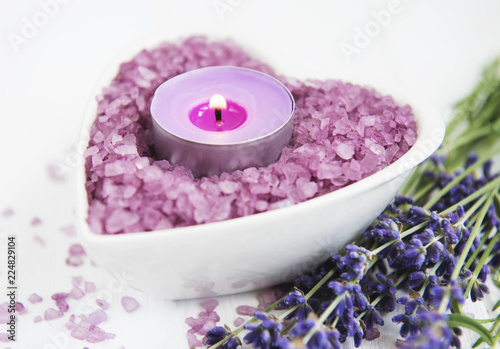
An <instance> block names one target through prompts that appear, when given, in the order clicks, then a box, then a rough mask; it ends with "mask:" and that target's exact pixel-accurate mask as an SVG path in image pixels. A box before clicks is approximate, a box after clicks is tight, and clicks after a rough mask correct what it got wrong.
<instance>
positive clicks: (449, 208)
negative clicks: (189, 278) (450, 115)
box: [207, 60, 500, 348]
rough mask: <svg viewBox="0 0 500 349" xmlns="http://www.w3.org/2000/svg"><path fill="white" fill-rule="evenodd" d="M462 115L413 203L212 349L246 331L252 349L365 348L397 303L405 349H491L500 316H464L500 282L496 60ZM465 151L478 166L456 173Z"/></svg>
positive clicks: (499, 75)
mask: <svg viewBox="0 0 500 349" xmlns="http://www.w3.org/2000/svg"><path fill="white" fill-rule="evenodd" d="M458 106H459V108H461V109H459V110H458V112H457V114H456V119H455V120H454V121H453V122H452V124H451V126H450V127H449V130H450V131H451V136H450V134H449V135H447V137H446V139H445V144H444V146H443V148H442V150H441V154H446V156H443V155H437V154H435V155H433V157H432V159H431V160H430V161H428V162H426V163H424V164H423V165H422V166H419V167H418V168H417V170H416V171H415V172H414V174H413V176H412V177H411V178H410V181H408V184H407V185H406V186H405V187H404V188H403V190H402V193H405V194H406V196H398V197H396V198H395V200H394V201H393V202H392V203H391V204H390V205H389V206H388V207H387V209H386V210H385V211H384V212H383V213H382V214H381V215H380V217H379V218H378V219H377V220H376V221H375V222H374V223H373V225H372V226H371V227H369V228H368V229H367V231H366V232H365V233H364V234H363V235H362V237H360V238H359V239H358V240H357V241H356V242H355V243H354V244H350V245H348V246H347V247H346V249H345V250H344V251H341V252H340V253H338V254H336V255H334V256H332V258H331V259H330V260H329V261H327V262H326V263H325V264H324V265H322V266H320V267H319V268H318V269H317V270H316V271H314V272H313V273H311V274H308V275H302V276H300V277H298V278H296V280H295V281H294V283H293V284H292V285H293V286H294V290H293V291H291V292H290V293H288V294H287V295H285V296H284V297H283V298H282V299H280V300H278V301H277V302H275V303H274V304H273V305H272V306H270V307H269V308H267V309H266V310H265V311H264V312H261V313H256V315H255V316H254V318H252V319H251V320H249V321H248V322H247V324H244V325H242V326H241V327H239V328H238V329H236V330H234V331H232V332H231V331H230V330H229V329H228V328H225V329H223V330H222V328H220V327H219V328H216V329H214V330H212V331H214V332H213V333H212V331H211V332H209V333H211V334H209V335H207V338H209V337H210V336H211V337H210V338H211V339H210V343H209V344H214V345H213V346H212V348H217V347H222V348H236V347H238V346H239V343H240V342H239V341H240V340H239V339H238V334H239V333H241V332H242V331H243V330H244V329H246V330H247V331H248V333H247V335H245V336H244V338H243V341H244V342H245V343H247V344H251V345H252V346H253V347H254V348H303V347H307V348H339V347H340V343H342V342H344V341H346V340H347V338H350V337H352V338H353V339H354V344H355V346H359V345H360V343H361V341H362V340H363V339H373V338H375V337H376V336H377V333H378V332H377V330H376V326H382V325H383V324H384V321H383V319H382V316H381V314H383V313H390V312H393V311H394V310H395V309H396V303H398V304H401V305H402V306H404V313H401V314H396V315H394V316H393V318H392V319H393V321H394V322H396V323H399V324H400V325H401V328H400V329H401V330H400V334H401V336H402V337H403V338H404V340H399V341H398V343H397V345H398V347H400V348H449V347H457V348H459V347H461V343H460V339H459V336H460V334H461V328H468V329H472V330H474V331H476V332H477V333H478V334H479V335H480V336H481V339H480V340H479V341H478V342H477V343H476V344H477V345H478V344H480V342H481V341H486V342H487V343H488V344H489V345H494V343H496V342H497V341H498V339H499V337H500V330H499V328H500V316H499V317H497V318H494V319H484V320H475V319H471V318H469V317H467V316H466V315H464V314H463V313H462V311H461V307H462V304H463V302H464V300H465V299H466V298H471V299H472V301H477V300H481V299H482V297H483V295H484V293H487V292H488V289H487V287H486V286H485V284H484V283H485V281H486V279H487V277H488V276H489V275H491V274H492V273H493V274H494V275H495V276H496V277H497V278H498V274H499V271H498V268H499V267H500V251H499V250H500V243H499V240H500V233H499V230H500V229H499V228H500V224H499V221H500V219H499V216H500V214H499V213H500V199H499V196H498V191H499V189H500V177H499V176H498V175H495V174H492V173H491V160H490V158H491V157H492V156H493V155H495V154H497V153H498V152H500V145H499V144H500V137H498V135H499V131H500V122H499V121H498V120H499V118H498V115H499V114H500V61H499V60H497V61H495V62H494V63H493V64H492V65H491V66H490V67H488V68H487V70H486V71H485V73H484V76H483V80H482V82H481V83H480V84H479V86H478V87H477V88H476V90H475V91H474V92H473V93H472V94H471V96H470V97H468V99H466V100H464V101H463V102H461V103H459V105H458ZM460 125H462V126H460ZM464 125H465V126H464ZM483 139H484V141H483ZM465 149H467V150H470V149H472V150H476V151H477V152H478V154H480V156H477V155H475V154H472V155H471V156H470V157H469V158H468V159H467V161H465V165H464V167H463V168H459V167H458V164H459V163H460V159H461V157H462V156H463V154H464V150H465ZM480 170H482V175H480V173H479V171H480ZM408 195H411V196H408ZM412 196H413V197H412ZM494 280H495V279H494ZM316 281H317V282H316ZM315 282H316V283H315ZM496 282H497V283H498V284H499V286H500V281H496ZM499 303H500V302H499ZM499 306H500V304H499ZM494 310H496V309H494ZM271 312H273V313H276V314H279V315H276V316H274V315H272V314H270V313H271ZM252 323H255V325H252ZM489 323H492V325H491V326H490V328H486V327H485V326H484V325H486V324H489ZM215 338H216V339H217V340H218V341H217V342H216V343H215V341H216V340H215ZM207 343H208V339H207Z"/></svg>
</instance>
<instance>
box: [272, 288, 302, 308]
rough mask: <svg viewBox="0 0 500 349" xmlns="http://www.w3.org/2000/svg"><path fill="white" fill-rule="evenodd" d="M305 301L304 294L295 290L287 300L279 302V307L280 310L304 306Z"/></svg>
mask: <svg viewBox="0 0 500 349" xmlns="http://www.w3.org/2000/svg"><path fill="white" fill-rule="evenodd" d="M305 301H306V298H305V297H304V294H303V293H302V292H301V291H299V290H295V291H293V292H290V293H289V294H288V295H286V296H285V298H283V299H282V300H281V301H279V302H278V306H279V307H280V308H290V307H292V306H294V305H297V304H304V303H305Z"/></svg>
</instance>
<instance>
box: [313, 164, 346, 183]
mask: <svg viewBox="0 0 500 349" xmlns="http://www.w3.org/2000/svg"><path fill="white" fill-rule="evenodd" d="M341 173H342V168H341V167H340V166H338V165H337V164H333V163H330V162H323V163H321V164H320V165H319V166H318V178H319V179H326V178H334V177H336V176H338V175H340V174H341Z"/></svg>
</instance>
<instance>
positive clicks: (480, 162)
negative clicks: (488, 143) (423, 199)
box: [424, 147, 500, 209]
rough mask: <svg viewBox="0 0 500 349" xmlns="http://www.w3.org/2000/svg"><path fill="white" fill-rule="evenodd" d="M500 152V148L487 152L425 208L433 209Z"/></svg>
mask: <svg viewBox="0 0 500 349" xmlns="http://www.w3.org/2000/svg"><path fill="white" fill-rule="evenodd" d="M498 152H500V147H495V148H493V149H490V150H489V151H487V152H486V153H485V154H484V155H483V156H481V157H480V158H479V159H478V160H477V161H476V162H475V163H474V164H473V165H472V166H469V167H468V168H467V169H465V171H463V172H462V173H461V174H459V175H458V176H457V177H455V178H454V179H453V180H452V181H451V182H450V183H448V185H446V186H445V187H444V188H443V189H441V190H440V191H439V192H438V193H436V195H434V196H433V197H432V198H431V199H430V200H429V201H428V202H427V204H425V206H424V208H426V209H429V208H431V207H432V206H433V205H434V204H435V203H436V202H438V201H439V199H441V198H442V197H443V196H444V195H445V194H446V193H448V191H449V190H450V189H451V188H453V187H454V186H455V185H456V184H458V183H460V181H462V179H464V178H465V177H467V176H468V175H469V174H470V173H472V172H473V171H475V170H476V169H478V168H479V167H480V166H482V165H483V164H484V163H485V162H486V161H488V160H489V159H490V158H492V157H493V156H494V155H495V154H496V153H498Z"/></svg>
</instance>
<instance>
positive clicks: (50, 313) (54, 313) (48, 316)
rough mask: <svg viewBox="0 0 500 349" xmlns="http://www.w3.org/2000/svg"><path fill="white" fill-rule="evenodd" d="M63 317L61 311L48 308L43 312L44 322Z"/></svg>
mask: <svg viewBox="0 0 500 349" xmlns="http://www.w3.org/2000/svg"><path fill="white" fill-rule="evenodd" d="M63 315H64V314H63V312H62V311H60V310H56V309H54V308H49V309H47V310H45V314H44V318H45V320H46V321H49V320H54V319H58V318H60V317H62V316H63Z"/></svg>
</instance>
